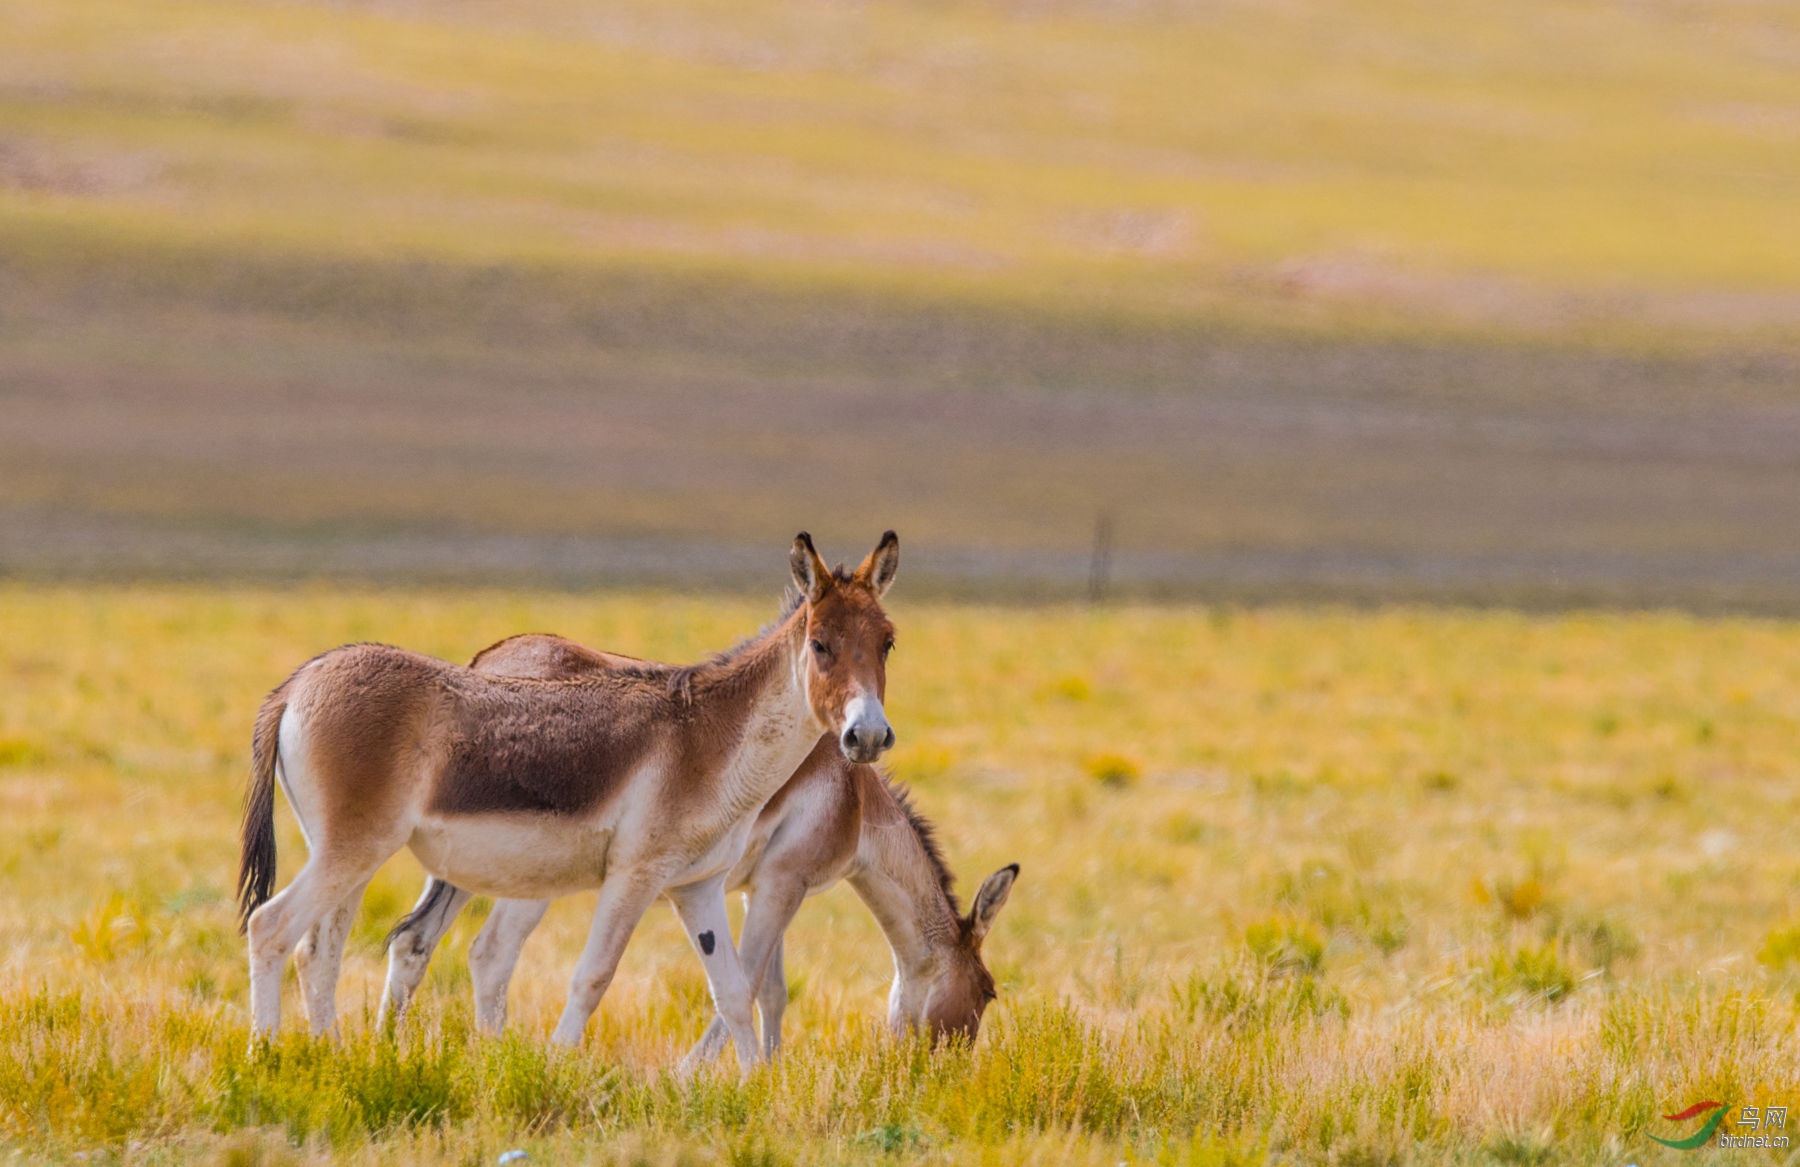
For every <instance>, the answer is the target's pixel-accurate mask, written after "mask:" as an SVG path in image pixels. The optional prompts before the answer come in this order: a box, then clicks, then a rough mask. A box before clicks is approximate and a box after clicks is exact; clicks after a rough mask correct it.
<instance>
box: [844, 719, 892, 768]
mask: <svg viewBox="0 0 1800 1167" xmlns="http://www.w3.org/2000/svg"><path fill="white" fill-rule="evenodd" d="M838 744H839V745H840V746H842V747H843V750H844V755H845V756H846V757H850V758H856V759H859V760H863V761H867V760H869V759H872V758H874V757H876V756H877V755H879V754H881V753H884V752H886V751H887V750H891V749H893V748H894V727H893V726H891V725H890V726H887V727H886V729H885V732H884V731H883V730H882V729H879V728H877V727H875V726H872V725H847V726H845V727H844V736H843V737H841V738H839V739H838Z"/></svg>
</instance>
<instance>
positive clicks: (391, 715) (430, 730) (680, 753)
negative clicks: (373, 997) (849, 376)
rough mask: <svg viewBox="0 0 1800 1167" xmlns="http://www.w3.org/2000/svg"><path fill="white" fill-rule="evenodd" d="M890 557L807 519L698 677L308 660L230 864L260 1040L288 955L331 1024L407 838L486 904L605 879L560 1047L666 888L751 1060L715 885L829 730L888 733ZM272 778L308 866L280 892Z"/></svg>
mask: <svg viewBox="0 0 1800 1167" xmlns="http://www.w3.org/2000/svg"><path fill="white" fill-rule="evenodd" d="M899 559H900V549H899V540H898V539H897V538H896V537H895V535H894V533H893V532H892V531H889V532H887V534H885V535H883V536H882V539H881V542H880V544H879V545H878V546H877V547H876V548H875V550H874V551H872V552H870V554H869V557H868V558H867V559H865V560H863V562H862V565H861V566H859V567H858V568H857V569H856V571H855V572H854V573H851V574H846V573H844V572H843V571H842V570H841V569H840V570H839V571H837V572H833V571H832V570H831V569H830V568H828V567H826V565H825V562H824V561H823V560H822V559H820V558H819V554H818V552H817V551H815V550H814V549H813V543H812V539H811V538H810V537H809V536H807V535H806V534H805V533H804V532H802V533H801V534H800V535H799V536H798V537H797V538H796V539H795V540H794V545H793V549H792V553H791V555H790V557H789V561H790V565H791V567H792V570H793V576H794V582H795V583H796V584H797V585H798V586H799V596H798V598H797V599H796V601H795V602H794V603H793V605H792V606H791V607H790V608H789V610H788V611H787V612H786V613H785V614H784V615H783V616H782V617H781V619H779V620H778V621H777V622H776V623H775V624H774V625H772V626H771V627H769V628H768V629H766V630H764V632H763V633H762V634H761V635H760V636H758V637H757V638H756V639H754V640H751V641H748V642H746V643H744V644H742V645H740V646H738V647H737V648H735V649H732V650H731V651H729V652H726V653H723V654H721V655H720V656H718V657H716V658H714V659H713V660H710V661H708V662H705V663H703V664H699V665H695V666H692V667H690V668H682V669H666V668H660V667H648V668H640V669H632V668H625V669H617V670H612V671H609V672H604V673H597V674H592V675H589V676H585V677H580V678H576V679H574V680H568V681H541V680H531V679H521V678H513V677H497V676H491V675H487V674H483V673H477V672H475V671H474V670H472V669H468V668H463V667H461V666H458V665H452V664H449V663H447V662H444V661H440V660H435V659H432V658H430V657H425V656H420V655H418V654H416V653H411V652H406V651H403V650H401V649H397V648H390V647H387V646H385V645H371V644H361V645H351V646H348V647H345V648H339V649H334V650H332V651H331V652H328V653H326V654H324V655H323V656H320V657H316V658H314V659H313V660H311V661H308V662H307V663H306V664H304V665H302V666H301V667H300V668H299V669H298V670H297V671H296V672H295V673H294V674H293V675H292V676H291V677H289V678H288V679H287V680H286V681H284V682H282V684H281V685H280V687H278V688H277V689H276V690H275V691H274V692H273V693H271V694H270V695H269V697H268V699H267V700H266V701H265V702H264V703H263V707H262V709H261V710H260V711H259V712H258V714H257V718H256V732H255V738H254V770H253V773H252V776H251V785H250V792H249V798H248V801H247V804H246V808H245V813H244V829H243V855H242V864H241V867H240V869H239V872H238V902H239V906H240V909H241V912H242V918H243V924H244V927H245V930H246V931H247V932H248V934H249V941H250V1009H251V1015H252V1028H253V1031H254V1032H256V1033H259V1034H266V1033H270V1032H272V1031H273V1030H275V1029H276V1027H277V1026H279V1025H280V1023H281V971H282V968H283V966H284V965H285V963H286V961H287V956H288V954H289V953H290V952H293V953H294V954H295V960H296V963H297V965H298V968H299V973H300V981H301V991H302V999H303V1000H304V1001H305V1003H306V1012H307V1017H308V1019H309V1020H310V1021H311V1023H312V1027H313V1030H314V1031H315V1032H322V1031H325V1030H329V1029H332V1028H334V1027H335V1024H336V1019H337V980H338V971H339V967H340V965H341V963H342V959H343V947H344V939H345V937H346V935H347V934H348V932H349V930H350V925H351V922H352V921H353V920H354V918H355V915H356V910H357V906H358V905H359V904H360V902H361V900H362V893H363V889H364V888H365V887H366V886H367V884H368V881H369V878H370V877H371V876H372V875H374V873H375V871H376V870H377V869H378V868H379V867H380V866H381V864H382V863H384V862H385V861H386V860H387V859H388V858H389V857H390V856H391V855H393V854H394V853H395V852H397V851H398V850H400V848H401V847H408V848H410V849H411V850H412V852H413V854H414V855H415V856H417V857H418V859H419V862H420V863H421V864H422V865H423V866H424V868H425V870H426V871H428V872H430V873H431V874H432V875H434V876H436V877H438V878H439V879H442V880H444V881H445V882H447V883H450V884H452V885H454V886H456V887H459V888H468V889H469V890H471V891H474V892H478V893H480V894H484V895H491V896H496V897H503V898H512V899H528V900H529V899H545V898H550V897H554V896H560V895H567V894H569V893H571V892H575V891H580V890H583V889H587V888H594V887H598V888H599V889H600V895H599V903H598V904H597V905H596V907H595V909H594V922H593V926H592V928H591V930H590V931H589V933H588V941H587V946H586V948H585V949H584V950H583V952H582V954H581V959H580V961H579V962H578V963H577V965H576V968H575V975H574V978H573V980H572V981H571V983H570V986H569V1000H568V1003H567V1005H566V1006H565V1007H564V1009H563V1014H562V1018H561V1020H560V1021H558V1023H557V1026H556V1030H555V1033H554V1034H553V1035H552V1040H553V1041H556V1042H559V1043H563V1044H571V1045H572V1044H574V1043H576V1042H578V1041H579V1040H580V1038H581V1033H582V1030H583V1028H584V1027H585V1026H586V1024H587V1020H588V1018H589V1017H590V1016H591V1015H592V1014H593V1011H594V1009H595V1008H596V1007H597V1006H598V1005H599V1003H600V998H601V996H602V995H603V994H604V993H605V992H606V988H607V986H608V985H609V984H610V983H611V981H612V977H613V973H614V971H615V970H616V969H617V967H618V963H619V957H620V955H621V954H622V953H623V952H624V950H625V943H626V941H627V940H629V939H630V937H631V932H632V929H633V928H635V927H636V926H637V922H638V919H639V918H640V917H641V916H642V915H643V914H644V911H645V910H646V909H647V908H648V907H649V906H650V904H651V903H652V902H654V900H655V899H656V897H657V896H659V895H663V894H667V895H669V897H670V898H671V899H672V900H673V901H674V903H675V907H676V911H677V912H678V913H679V914H680V916H681V920H682V924H683V926H684V927H685V928H686V929H687V932H688V935H689V938H690V939H691V940H692V941H693V942H694V945H695V947H696V949H697V950H698V951H699V952H700V957H701V962H702V964H703V965H704V967H705V969H706V976H707V980H708V982H709V985H710V987H711V989H712V993H713V999H714V1002H715V1005H716V1007H717V1008H718V1010H719V1012H720V1014H721V1015H722V1016H724V1018H725V1019H726V1025H727V1027H728V1029H729V1031H730V1034H731V1037H732V1040H733V1041H734V1043H735V1044H736V1046H737V1051H738V1059H739V1062H740V1063H741V1064H742V1065H744V1066H746V1067H747V1066H749V1065H750V1064H752V1063H753V1062H754V1061H756V1060H757V1059H758V1058H759V1057H760V1054H761V1051H760V1049H759V1047H758V1045H757V1043H756V1040H755V1033H756V1031H755V1026H754V1019H753V1017H752V1013H751V998H752V993H751V989H750V986H749V984H748V982H747V981H746V979H745V977H744V972H743V969H742V967H741V966H740V965H739V963H738V959H737V952H736V949H735V948H734V947H733V945H732V943H731V932H730V929H729V926H728V920H727V916H726V913H725V893H724V884H725V878H726V876H727V875H728V874H729V873H730V870H731V868H732V866H733V865H734V864H735V863H736V861H737V858H738V857H739V856H740V855H741V854H742V853H743V850H744V842H745V839H746V838H747V837H748V835H749V832H750V828H751V826H752V825H753V824H754V823H755V821H756V818H757V814H758V812H759V811H760V810H761V809H762V807H763V804H764V803H766V802H767V801H768V800H769V798H770V797H771V796H772V795H773V794H775V792H776V791H777V790H779V789H780V788H781V786H782V785H783V784H784V783H785V782H786V781H787V779H788V778H789V777H790V776H791V775H792V774H793V772H794V769H795V767H797V766H798V765H799V764H800V762H801V761H802V760H804V759H805V758H806V757H807V755H808V754H810V753H811V752H812V750H813V747H814V746H815V745H816V744H817V743H818V741H819V738H820V736H821V735H822V734H824V733H827V732H829V733H830V734H831V735H832V738H833V740H834V741H835V742H836V743H837V746H838V748H839V749H841V750H842V752H843V753H844V755H845V756H846V757H848V758H850V759H852V760H854V761H858V762H870V761H873V760H875V758H877V757H879V756H880V755H881V754H882V752H884V751H885V750H887V749H888V748H889V747H891V746H892V745H893V744H894V732H893V730H892V729H891V728H890V727H889V726H888V722H887V717H886V715H885V713H884V712H883V709H882V700H883V697H884V696H885V693H886V688H887V668H886V662H887V654H888V651H889V650H890V649H891V648H892V647H893V626H892V625H891V624H890V623H889V622H888V619H887V615H886V614H885V613H884V612H883V611H882V609H881V596H882V595H883V594H884V593H885V592H886V591H887V589H888V587H889V585H890V584H891V583H892V582H893V579H894V573H895V571H896V570H897V569H898V567H899ZM277 781H279V782H280V783H281V787H282V790H283V791H284V792H285V793H286V795H287V798H288V802H289V804H290V805H291V806H292V807H293V809H294V814H295V817H296V818H297V819H299V821H300V829H301V833H302V834H303V835H304V836H305V838H306V843H307V850H308V852H309V857H308V859H307V861H306V865H305V866H304V867H302V868H301V870H300V874H299V875H297V876H296V877H295V878H294V881H293V882H292V883H291V884H289V885H288V887H287V888H286V890H284V891H283V892H282V893H281V894H280V895H277V896H275V897H274V898H273V899H270V898H269V893H270V892H271V891H272V890H273V889H274V882H275V830H274V797H275V795H274V786H275V783H276V782H277ZM265 901H266V902H265Z"/></svg>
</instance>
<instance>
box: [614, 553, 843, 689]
mask: <svg viewBox="0 0 1800 1167" xmlns="http://www.w3.org/2000/svg"><path fill="white" fill-rule="evenodd" d="M842 572H843V568H842V567H841V566H840V567H839V568H838V573H839V574H841V573H842ZM805 601H806V597H805V596H803V595H801V594H800V593H799V592H797V591H795V590H794V589H792V588H789V589H788V590H787V592H786V594H785V595H783V596H782V601H781V611H780V612H778V613H777V614H776V616H775V618H774V619H773V620H771V621H769V622H768V623H767V624H764V625H763V626H762V627H761V628H759V629H757V632H756V635H754V636H746V637H744V639H742V640H740V641H738V642H737V643H736V644H734V645H732V646H731V647H730V648H727V649H725V650H724V651H723V652H716V653H714V654H713V655H711V656H709V657H707V658H706V659H705V660H702V661H697V662H695V663H694V664H691V665H670V664H663V663H661V662H660V661H645V662H644V663H643V664H641V665H633V666H631V667H630V668H623V669H615V670H614V672H615V673H617V674H619V675H622V676H629V677H640V678H643V679H644V680H659V679H660V680H662V681H664V682H665V683H666V684H667V685H668V686H669V692H670V693H671V694H673V695H675V696H678V697H680V698H681V699H682V700H683V701H692V700H693V699H694V681H695V679H696V678H697V677H699V676H700V675H701V674H703V673H709V672H712V671H715V670H718V669H724V668H728V667H729V666H730V665H732V664H733V663H734V662H736V660H737V658H738V657H740V656H742V655H744V653H745V652H746V651H748V650H749V649H751V648H753V647H754V646H756V645H758V644H761V643H762V642H763V640H764V639H765V638H766V637H767V636H768V635H769V634H770V633H771V632H773V631H775V630H776V629H777V628H779V627H781V625H782V624H783V623H785V622H786V620H787V618H788V617H789V616H792V615H793V614H794V613H795V612H796V611H798V610H799V608H800V605H801V604H803V603H804V602H805Z"/></svg>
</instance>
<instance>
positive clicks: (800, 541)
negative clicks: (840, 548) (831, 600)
mask: <svg viewBox="0 0 1800 1167" xmlns="http://www.w3.org/2000/svg"><path fill="white" fill-rule="evenodd" d="M788 567H789V568H790V569H792V571H793V573H794V583H795V585H796V586H798V587H799V589H800V594H801V595H803V596H805V597H806V600H807V603H809V604H816V603H818V602H819V601H820V600H822V599H824V598H825V591H826V589H828V588H829V587H831V569H830V568H829V567H826V566H825V561H824V560H823V559H820V558H819V553H818V552H817V551H815V550H813V541H812V536H811V535H808V534H807V533H806V532H805V531H802V532H800V533H799V534H798V535H795V536H794V549H793V550H792V551H790V552H788Z"/></svg>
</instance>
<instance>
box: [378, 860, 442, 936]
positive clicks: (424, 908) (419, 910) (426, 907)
mask: <svg viewBox="0 0 1800 1167" xmlns="http://www.w3.org/2000/svg"><path fill="white" fill-rule="evenodd" d="M455 897H456V888H455V887H454V886H452V885H450V884H448V883H445V882H444V881H443V880H441V879H438V878H437V877H436V876H432V877H431V882H430V883H428V884H426V885H425V894H424V896H422V897H421V898H420V899H419V902H418V903H417V904H415V905H413V910H412V911H410V912H408V913H406V915H404V916H402V917H400V922H399V923H398V924H395V925H394V928H393V931H391V932H389V933H388V934H387V936H386V938H385V939H383V940H382V942H381V947H382V948H383V949H387V948H389V947H391V946H392V945H393V943H394V939H395V938H396V937H397V936H399V935H400V934H401V933H402V932H410V931H412V930H413V929H414V928H417V927H418V926H419V925H420V924H423V923H424V922H425V921H426V920H429V919H430V918H431V916H432V913H434V912H437V911H439V910H440V909H443V908H446V907H448V906H449V905H450V904H451V902H452V901H453V900H454V899H455Z"/></svg>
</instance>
